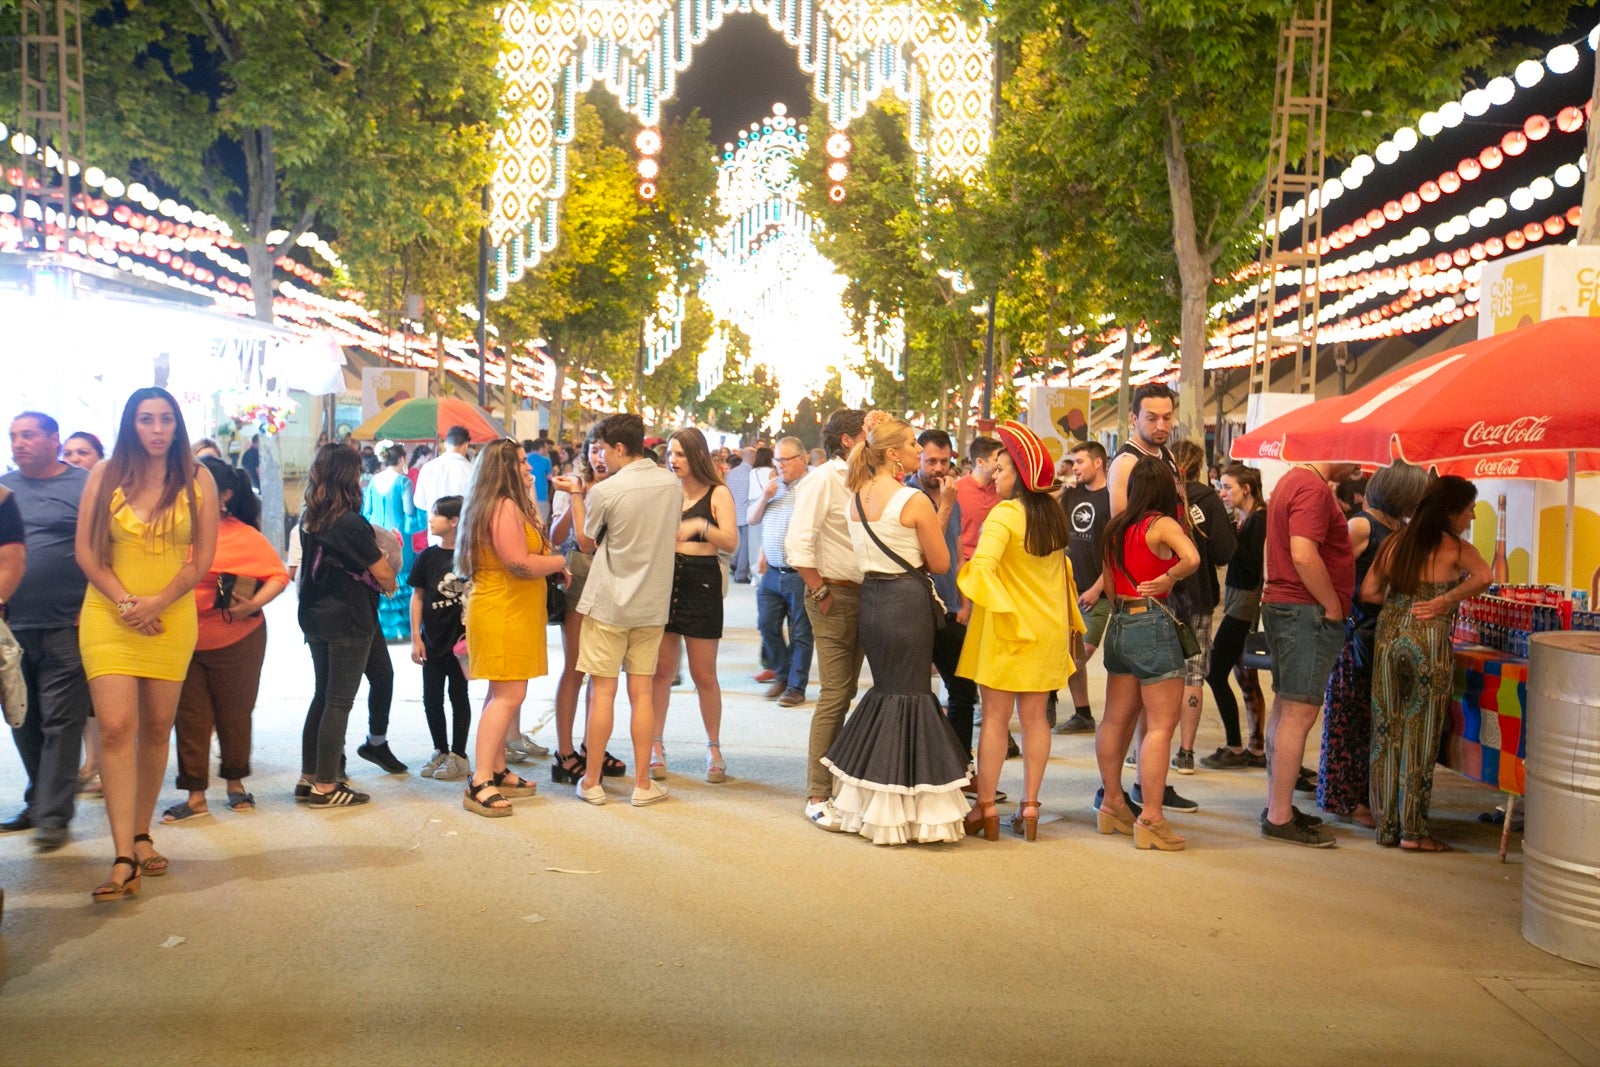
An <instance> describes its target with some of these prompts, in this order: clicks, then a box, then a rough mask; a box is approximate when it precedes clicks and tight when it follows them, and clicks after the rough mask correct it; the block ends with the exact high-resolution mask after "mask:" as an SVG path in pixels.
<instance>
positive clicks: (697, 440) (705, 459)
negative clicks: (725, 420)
mask: <svg viewBox="0 0 1600 1067" xmlns="http://www.w3.org/2000/svg"><path fill="white" fill-rule="evenodd" d="M672 439H673V440H674V441H676V442H678V447H679V448H681V449H683V458H684V459H685V460H686V461H687V462H688V464H689V473H690V474H691V475H693V477H694V480H695V481H697V482H699V483H700V484H701V485H703V486H705V487H706V488H707V489H715V488H716V487H717V486H719V485H721V484H723V483H722V475H720V474H718V473H717V465H716V464H715V463H712V462H711V449H710V447H709V446H708V445H707V444H706V435H705V434H703V433H701V432H700V431H699V430H698V429H696V428H695V427H693V426H685V427H684V428H683V429H681V430H679V431H678V432H677V433H675V434H673V435H672Z"/></svg>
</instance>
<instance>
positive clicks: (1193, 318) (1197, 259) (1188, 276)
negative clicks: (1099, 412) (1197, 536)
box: [1128, 107, 1213, 444]
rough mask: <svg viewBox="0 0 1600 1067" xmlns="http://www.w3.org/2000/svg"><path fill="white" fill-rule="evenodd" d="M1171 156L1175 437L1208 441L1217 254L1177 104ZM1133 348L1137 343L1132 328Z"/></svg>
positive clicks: (1171, 119) (1170, 119)
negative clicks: (1197, 217) (1178, 296)
mask: <svg viewBox="0 0 1600 1067" xmlns="http://www.w3.org/2000/svg"><path fill="white" fill-rule="evenodd" d="M1162 150H1163V152H1164V154H1165V155H1166V160H1167V188H1168V193H1169V195H1170V197H1171V199H1172V249H1173V251H1174V252H1175V253H1176V254H1177V259H1178V279H1179V283H1180V285H1181V291H1182V296H1183V314H1182V317H1181V319H1180V322H1181V324H1182V325H1181V337H1180V339H1179V349H1178V425H1177V426H1176V427H1174V432H1173V437H1174V439H1180V438H1185V437H1187V438H1191V439H1193V440H1194V441H1196V442H1198V443H1201V444H1204V442H1205V432H1206V415H1205V409H1204V407H1203V399H1204V396H1205V382H1204V376H1205V358H1206V319H1207V318H1208V314H1209V307H1210V296H1211V263H1212V258H1213V257H1212V256H1209V255H1207V253H1206V252H1205V250H1203V249H1201V247H1200V238H1199V233H1198V231H1197V230H1196V228H1195V221H1194V190H1193V189H1192V188H1191V186H1190V180H1189V158H1188V147H1187V145H1186V144H1185V143H1184V131H1183V122H1182V120H1180V119H1179V118H1178V114H1177V112H1176V111H1174V110H1173V109H1172V108H1170V107H1169V108H1168V109H1167V125H1166V131H1165V136H1164V137H1163V138H1162ZM1128 346H1129V347H1130V348H1131V347H1132V346H1133V337H1132V334H1131V332H1130V334H1129V337H1128Z"/></svg>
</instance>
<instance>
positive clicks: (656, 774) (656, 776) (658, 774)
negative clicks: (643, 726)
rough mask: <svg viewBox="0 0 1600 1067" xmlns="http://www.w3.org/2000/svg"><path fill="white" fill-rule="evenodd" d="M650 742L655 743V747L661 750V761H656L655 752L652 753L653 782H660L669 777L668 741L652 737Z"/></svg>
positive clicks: (651, 771) (651, 769)
mask: <svg viewBox="0 0 1600 1067" xmlns="http://www.w3.org/2000/svg"><path fill="white" fill-rule="evenodd" d="M650 740H652V741H654V742H655V747H656V748H659V749H660V750H661V758H660V759H656V757H655V753H654V752H653V751H652V752H651V753H650V777H651V779H652V780H653V781H657V782H659V781H662V780H663V779H665V778H666V776H667V739H666V738H664V737H652V738H651V739H650Z"/></svg>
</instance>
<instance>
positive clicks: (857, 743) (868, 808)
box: [822, 488, 969, 845]
mask: <svg viewBox="0 0 1600 1067" xmlns="http://www.w3.org/2000/svg"><path fill="white" fill-rule="evenodd" d="M920 491H921V490H918V489H914V488H905V489H901V490H900V491H899V492H897V493H896V494H895V495H894V496H893V497H891V498H890V501H889V504H888V506H887V507H885V508H884V509H883V514H882V515H881V516H880V517H879V518H878V520H877V521H876V522H874V523H873V524H872V529H873V532H874V533H876V534H877V535H878V537H879V538H881V539H882V540H883V541H884V543H885V544H887V545H889V547H891V548H893V549H894V551H895V552H896V553H898V554H899V555H900V556H902V557H903V558H904V559H905V560H906V562H908V563H911V564H912V565H914V566H917V565H920V564H921V563H922V548H921V546H920V544H919V543H918V541H917V535H916V531H915V530H912V529H910V528H908V527H905V526H902V525H900V513H901V511H902V509H903V508H904V507H905V505H906V501H907V500H909V499H911V497H912V496H913V495H914V494H916V493H918V492H920ZM850 537H851V541H852V542H853V543H854V546H855V551H856V558H857V559H858V560H859V561H860V562H861V565H862V569H863V570H864V571H866V572H867V575H868V578H867V580H866V581H865V582H863V583H862V586H861V621H860V624H859V627H858V630H857V632H858V633H859V634H860V638H861V647H862V650H863V651H864V652H865V653H866V657H867V664H868V666H869V667H870V668H871V669H872V688H871V689H868V690H867V692H866V694H865V695H863V696H862V698H861V701H860V703H858V704H857V705H856V709H855V711H854V712H853V713H852V714H851V715H850V717H849V719H847V720H846V721H845V724H844V727H843V728H842V729H841V730H840V731H839V735H838V737H837V738H836V739H835V740H834V742H833V745H832V746H831V747H830V748H829V749H828V753H827V755H826V756H824V757H823V759H822V764H823V766H825V767H827V768H828V770H829V771H831V772H832V774H833V777H834V780H835V786H836V795H835V796H834V798H833V805H834V807H835V808H837V809H838V811H839V814H840V816H841V817H842V819H843V826H842V829H843V830H844V831H845V832H846V833H856V834H860V835H861V836H862V837H865V838H867V839H868V840H869V841H871V842H872V843H873V844H875V845H903V844H907V843H908V842H912V841H917V842H922V843H929V842H937V841H959V840H961V838H962V837H963V836H965V831H964V830H963V829H962V825H961V820H962V817H963V816H965V815H966V813H967V810H968V807H969V805H968V803H967V800H966V798H965V797H964V796H962V795H961V787H962V786H964V785H966V784H967V757H966V753H965V752H963V751H962V748H961V742H960V741H958V740H957V739H956V733H955V730H954V729H952V728H951V726H950V723H949V721H948V720H947V719H946V718H945V717H944V712H943V711H942V710H940V707H939V700H938V698H937V697H935V696H934V695H933V686H932V667H933V612H932V609H931V607H930V606H929V592H928V580H927V578H926V577H924V576H923V573H922V572H921V571H917V572H915V573H912V574H902V571H903V568H902V567H901V566H900V565H899V564H898V563H895V562H894V561H892V560H890V559H889V558H888V557H887V556H885V555H884V554H883V552H882V551H881V550H880V549H879V548H878V547H877V546H876V545H874V544H872V542H871V539H870V538H868V537H867V534H866V531H865V529H864V528H863V527H862V525H861V523H860V522H858V521H857V520H856V518H855V516H851V518H850Z"/></svg>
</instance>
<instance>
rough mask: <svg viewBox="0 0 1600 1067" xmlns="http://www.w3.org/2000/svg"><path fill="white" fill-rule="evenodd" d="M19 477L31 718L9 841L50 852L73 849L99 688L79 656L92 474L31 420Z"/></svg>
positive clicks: (41, 418) (25, 728)
mask: <svg viewBox="0 0 1600 1067" xmlns="http://www.w3.org/2000/svg"><path fill="white" fill-rule="evenodd" d="M11 456H12V459H13V460H14V461H15V462H16V464H17V469H16V470H14V471H12V472H11V473H9V474H6V475H4V476H3V477H0V485H4V486H5V487H6V488H7V489H10V490H11V492H12V493H13V494H14V495H15V497H16V500H17V504H18V506H20V507H21V509H22V521H23V527H24V530H25V531H26V538H27V541H26V543H27V559H28V567H27V572H26V573H25V574H24V576H23V578H22V584H21V585H19V586H17V591H16V593H15V594H14V595H13V596H12V597H11V601H10V622H11V630H12V632H13V633H15V634H16V636H17V643H18V644H20V645H21V646H22V672H23V676H24V678H26V679H27V683H28V717H27V719H26V720H24V722H23V724H22V726H21V728H19V729H17V730H14V731H12V736H13V738H14V739H15V741H16V743H17V751H18V752H19V753H20V754H21V756H22V765H23V766H24V767H25V768H26V769H27V772H28V789H27V792H26V793H24V794H23V803H24V804H26V805H27V806H26V807H25V808H24V809H23V810H22V812H21V813H20V814H18V815H16V816H15V817H13V818H11V819H9V820H7V821H6V822H4V823H0V831H5V832H15V831H19V830H28V829H33V830H34V837H33V843H34V847H35V848H36V849H37V850H38V851H40V852H51V851H54V850H55V849H57V848H60V847H61V846H62V845H63V844H65V843H66V840H67V824H68V823H69V822H71V821H72V814H73V807H74V802H75V800H76V797H77V791H78V761H79V759H80V758H81V757H82V755H83V725H84V722H85V720H87V719H88V717H89V683H88V682H87V681H86V680H85V678H84V675H83V660H82V658H81V657H80V656H79V654H78V612H79V610H80V609H81V608H82V607H83V593H84V589H85V588H86V587H87V586H88V584H89V583H88V580H87V579H85V578H84V576H83V571H82V570H81V569H79V567H78V561H77V557H76V555H75V554H74V551H73V538H74V536H75V535H76V532H77V527H78V500H79V498H80V497H81V496H82V495H83V486H84V483H85V482H87V481H88V480H89V473H88V472H87V471H84V470H80V469H78V468H77V467H73V466H69V465H68V464H66V463H63V462H61V431H60V428H59V427H58V426H57V425H56V420H54V419H52V418H51V417H50V416H48V415H44V414H41V413H39V412H35V411H25V412H23V413H22V414H20V415H18V416H17V417H16V418H15V419H12V420H11Z"/></svg>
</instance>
